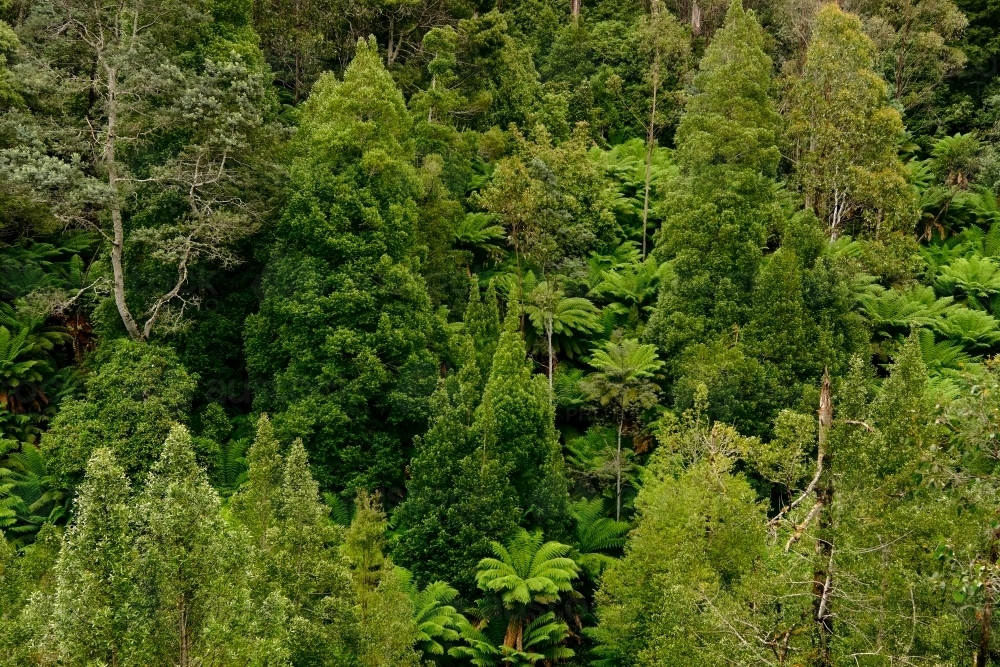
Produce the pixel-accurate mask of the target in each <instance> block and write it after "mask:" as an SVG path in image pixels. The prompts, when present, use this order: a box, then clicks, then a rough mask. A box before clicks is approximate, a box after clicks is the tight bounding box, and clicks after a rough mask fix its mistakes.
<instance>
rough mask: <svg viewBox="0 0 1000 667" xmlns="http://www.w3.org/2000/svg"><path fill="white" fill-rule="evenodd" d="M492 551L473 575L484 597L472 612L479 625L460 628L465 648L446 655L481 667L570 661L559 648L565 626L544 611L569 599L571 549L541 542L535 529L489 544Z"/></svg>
mask: <svg viewBox="0 0 1000 667" xmlns="http://www.w3.org/2000/svg"><path fill="white" fill-rule="evenodd" d="M492 547H493V553H494V555H495V556H496V557H495V558H484V559H483V560H481V561H480V562H479V568H478V571H477V573H476V582H477V584H478V586H479V588H480V589H481V590H482V591H483V592H484V593H486V597H485V598H484V599H482V600H480V601H479V603H478V605H479V606H478V608H477V609H476V610H475V613H476V614H477V615H478V616H481V617H482V619H483V620H482V622H481V623H480V624H479V627H473V626H472V625H469V624H466V625H465V626H464V627H463V628H462V632H461V634H462V638H463V639H464V640H465V641H466V643H467V644H468V646H456V647H454V648H452V649H451V651H450V654H451V655H453V656H456V657H467V658H469V659H470V661H471V662H472V663H473V664H474V665H484V666H488V665H496V664H513V665H534V664H536V663H537V662H539V661H542V660H547V661H556V660H559V659H562V658H568V657H572V656H573V651H572V650H571V649H568V648H566V647H565V646H563V645H562V642H563V641H564V640H565V639H566V637H567V636H568V634H569V632H568V627H567V625H566V623H565V622H563V621H560V620H556V618H555V615H554V613H553V612H551V611H545V609H546V608H547V607H548V606H551V605H552V604H554V603H556V602H559V601H560V600H561V599H563V598H568V597H571V596H572V595H573V594H574V591H573V580H574V579H576V578H577V577H578V576H579V567H578V566H577V565H576V563H575V562H574V561H573V559H572V558H569V557H568V555H569V553H570V551H571V548H570V547H569V546H568V545H565V544H560V543H559V542H551V541H550V542H545V539H544V537H543V536H542V532H541V531H540V530H536V531H535V532H533V533H529V532H528V531H526V530H524V529H521V530H519V531H518V532H517V533H516V534H515V535H514V537H513V538H512V539H511V540H510V542H508V543H507V544H506V545H503V544H500V543H499V542H494V543H493V545H492ZM539 610H541V611H539ZM498 658H499V659H498Z"/></svg>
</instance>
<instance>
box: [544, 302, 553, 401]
mask: <svg viewBox="0 0 1000 667" xmlns="http://www.w3.org/2000/svg"><path fill="white" fill-rule="evenodd" d="M545 329H546V331H545V333H546V335H547V336H548V338H549V399H550V400H551V398H552V366H553V363H552V313H549V321H548V326H547V327H546V328H545Z"/></svg>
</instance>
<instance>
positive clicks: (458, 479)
mask: <svg viewBox="0 0 1000 667" xmlns="http://www.w3.org/2000/svg"><path fill="white" fill-rule="evenodd" d="M494 303H495V302H494ZM476 305H477V306H479V305H480V304H476ZM470 308H471V306H470ZM472 345H473V344H472V342H471V341H468V342H467V344H466V347H465V363H464V364H463V365H462V367H461V368H460V369H459V371H458V373H457V374H455V375H453V376H451V377H449V378H448V379H446V380H444V381H443V382H442V383H441V386H440V387H439V388H438V390H437V392H435V394H434V396H433V397H432V398H431V419H430V428H429V429H428V430H427V433H426V434H424V435H423V436H422V437H421V438H419V439H418V440H417V443H416V453H415V455H414V458H413V460H412V461H411V463H410V480H409V482H408V483H407V497H406V500H405V501H404V502H403V504H402V505H400V506H399V507H398V508H397V509H396V512H395V513H394V515H393V519H394V521H395V522H396V525H397V526H398V528H399V531H400V537H399V540H398V541H397V542H396V545H395V553H396V555H397V556H398V558H399V560H400V562H401V563H402V564H403V565H406V566H407V567H409V568H410V569H411V570H412V571H413V573H414V575H416V576H417V577H418V579H420V580H423V581H447V582H450V583H452V584H453V585H455V586H457V587H459V588H461V589H462V590H463V591H464V592H466V593H471V592H472V591H473V590H475V571H476V570H475V568H476V564H477V563H478V562H479V560H480V559H481V558H484V557H485V556H486V555H488V554H489V553H490V551H489V550H490V541H491V540H495V539H497V537H496V536H498V535H502V536H504V537H505V538H506V536H507V535H509V534H510V533H511V532H512V531H513V530H514V528H515V527H516V526H517V523H518V520H519V518H520V514H521V510H520V508H519V507H518V498H517V496H516V495H515V494H514V493H513V491H512V489H511V488H510V485H509V484H508V483H507V477H506V469H505V468H504V467H503V466H502V465H501V463H500V462H499V461H498V460H497V458H496V457H495V456H487V455H485V452H483V450H482V449H481V448H480V447H478V446H477V442H476V440H475V439H474V438H473V437H472V436H471V433H470V427H471V425H472V419H473V414H474V411H475V409H476V406H477V405H478V404H479V399H480V396H481V394H480V389H479V386H478V385H479V382H480V373H479V370H478V368H477V365H476V358H477V357H479V356H480V350H479V349H475V350H474V349H473V347H472Z"/></svg>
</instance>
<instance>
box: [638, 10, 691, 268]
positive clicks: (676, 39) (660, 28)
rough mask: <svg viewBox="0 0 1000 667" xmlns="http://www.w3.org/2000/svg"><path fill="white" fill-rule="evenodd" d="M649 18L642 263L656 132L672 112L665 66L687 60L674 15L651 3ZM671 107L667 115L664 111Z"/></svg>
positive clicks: (686, 44)
mask: <svg viewBox="0 0 1000 667" xmlns="http://www.w3.org/2000/svg"><path fill="white" fill-rule="evenodd" d="M649 11H650V17H649V23H648V25H647V26H646V30H647V31H648V33H647V35H646V36H645V41H646V44H647V49H648V51H649V53H650V56H651V61H650V65H649V89H650V92H651V93H652V95H651V96H650V102H649V118H648V119H647V120H646V121H645V123H644V124H645V130H646V167H645V169H644V171H643V188H642V259H646V227H647V224H648V221H649V204H650V198H649V196H650V191H651V190H650V187H651V185H652V182H653V179H652V176H653V155H654V153H655V152H656V134H657V129H658V128H659V126H660V125H661V124H663V118H664V117H665V116H667V115H668V114H669V112H670V111H672V109H669V105H665V104H664V101H663V100H658V97H659V93H660V87H661V86H662V85H663V83H664V82H665V81H670V78H671V77H670V74H671V73H670V71H669V69H668V68H667V66H666V63H676V62H683V61H684V60H686V59H687V56H688V50H689V47H688V41H687V39H685V35H684V33H683V32H682V31H681V28H680V25H679V24H678V23H677V20H676V19H675V18H674V15H673V14H671V13H670V12H667V11H665V10H664V8H663V6H662V3H661V2H660V0H652V1H651V2H650V5H649ZM658 102H659V105H661V106H668V112H667V113H666V114H665V113H664V111H663V109H662V108H659V107H658V104H657V103H658Z"/></svg>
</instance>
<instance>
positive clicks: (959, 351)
mask: <svg viewBox="0 0 1000 667" xmlns="http://www.w3.org/2000/svg"><path fill="white" fill-rule="evenodd" d="M917 336H918V338H919V342H920V356H921V358H922V359H923V362H924V366H926V367H927V370H928V372H930V373H931V375H934V374H935V373H941V372H942V371H944V370H945V369H955V370H961V369H964V368H968V367H969V366H971V365H973V364H974V362H973V359H972V357H971V356H969V354H968V353H967V352H966V351H965V350H964V349H963V348H962V346H961V345H960V344H959V343H956V342H954V341H950V340H945V341H940V342H937V341H935V339H934V332H933V331H931V330H929V329H921V330H920V331H918V332H917Z"/></svg>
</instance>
